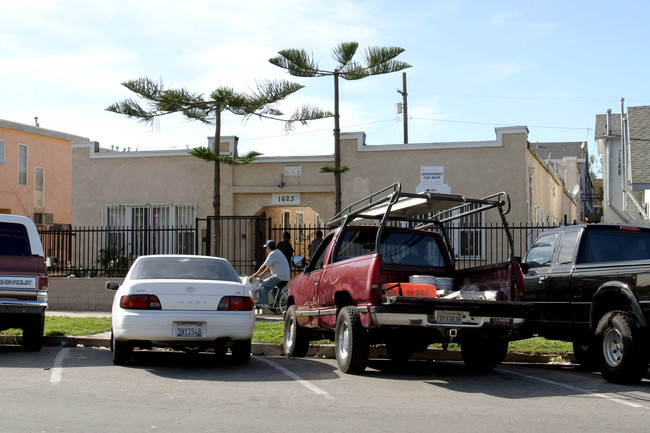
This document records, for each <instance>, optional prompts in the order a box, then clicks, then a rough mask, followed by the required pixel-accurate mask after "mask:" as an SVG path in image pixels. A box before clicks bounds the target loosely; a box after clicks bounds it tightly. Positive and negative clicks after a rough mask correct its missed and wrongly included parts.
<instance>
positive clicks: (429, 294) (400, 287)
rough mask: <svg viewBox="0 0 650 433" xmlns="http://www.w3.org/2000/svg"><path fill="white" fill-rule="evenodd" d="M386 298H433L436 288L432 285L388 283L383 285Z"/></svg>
mask: <svg viewBox="0 0 650 433" xmlns="http://www.w3.org/2000/svg"><path fill="white" fill-rule="evenodd" d="M383 288H384V290H385V291H386V295H387V296H413V297H417V298H435V297H436V292H437V288H436V286H434V285H433V284H416V283H388V284H384V286H383Z"/></svg>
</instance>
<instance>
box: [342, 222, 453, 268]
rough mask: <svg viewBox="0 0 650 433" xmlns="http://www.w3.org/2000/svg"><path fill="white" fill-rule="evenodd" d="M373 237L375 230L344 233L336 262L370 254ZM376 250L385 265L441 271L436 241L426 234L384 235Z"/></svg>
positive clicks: (373, 243)
mask: <svg viewBox="0 0 650 433" xmlns="http://www.w3.org/2000/svg"><path fill="white" fill-rule="evenodd" d="M376 236H377V230H376V229H365V230H349V231H347V232H346V233H345V234H344V235H343V239H342V241H341V246H340V248H339V251H338V254H337V256H336V261H337V262H338V261H341V260H347V259H350V258H353V257H358V256H362V255H365V254H370V253H372V252H373V251H374V250H375V238H376ZM380 248H381V253H382V258H383V262H384V264H387V265H400V266H431V267H445V258H444V256H443V254H442V252H441V251H440V247H439V246H438V243H437V242H436V238H435V237H434V236H432V235H429V234H425V233H412V232H399V231H385V232H384V233H383V234H382V239H381V246H380Z"/></svg>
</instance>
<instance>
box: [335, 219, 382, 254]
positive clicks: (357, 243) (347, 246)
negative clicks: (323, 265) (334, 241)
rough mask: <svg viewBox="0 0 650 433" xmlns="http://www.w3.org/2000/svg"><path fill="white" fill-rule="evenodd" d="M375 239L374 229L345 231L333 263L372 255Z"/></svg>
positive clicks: (375, 232) (375, 230)
mask: <svg viewBox="0 0 650 433" xmlns="http://www.w3.org/2000/svg"><path fill="white" fill-rule="evenodd" d="M376 237H377V228H376V227H373V228H371V229H368V230H347V231H346V232H345V233H344V234H343V239H342V240H341V245H340V247H339V250H338V251H337V252H336V259H335V261H337V262H339V261H341V260H347V259H351V258H353V257H358V256H363V255H365V254H370V253H372V252H373V251H374V250H375V239H376Z"/></svg>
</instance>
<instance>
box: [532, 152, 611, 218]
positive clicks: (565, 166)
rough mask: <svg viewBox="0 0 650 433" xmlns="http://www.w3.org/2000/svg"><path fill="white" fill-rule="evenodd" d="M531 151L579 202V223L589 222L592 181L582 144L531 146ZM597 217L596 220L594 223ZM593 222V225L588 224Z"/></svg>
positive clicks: (593, 192)
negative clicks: (560, 179)
mask: <svg viewBox="0 0 650 433" xmlns="http://www.w3.org/2000/svg"><path fill="white" fill-rule="evenodd" d="M531 149H532V150H533V151H534V152H535V154H537V156H538V157H539V158H540V159H541V160H542V161H544V162H545V163H546V165H547V166H548V167H549V169H550V170H551V171H553V173H555V175H556V176H559V177H560V178H562V180H563V181H564V184H565V185H566V186H567V188H568V190H569V191H570V192H571V194H572V195H574V196H575V197H576V198H578V199H579V201H580V217H579V218H578V220H579V221H589V219H590V218H589V217H591V218H593V215H594V212H595V204H594V195H595V179H594V175H593V173H592V172H591V170H590V167H589V153H588V149H587V143H586V142H584V141H583V142H568V143H539V142H537V143H531ZM599 220H600V215H599V216H598V221H599ZM590 222H597V221H590Z"/></svg>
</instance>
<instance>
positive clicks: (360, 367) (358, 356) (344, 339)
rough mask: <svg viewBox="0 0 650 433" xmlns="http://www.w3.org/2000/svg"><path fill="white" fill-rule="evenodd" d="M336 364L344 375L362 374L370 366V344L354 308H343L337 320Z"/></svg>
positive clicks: (335, 338) (357, 312)
mask: <svg viewBox="0 0 650 433" xmlns="http://www.w3.org/2000/svg"><path fill="white" fill-rule="evenodd" d="M334 340H335V341H334V343H335V344H334V347H335V351H336V362H337V363H338V365H339V369H340V370H341V371H342V372H343V373H348V374H355V373H362V372H363V371H364V370H365V369H366V365H367V364H368V357H369V356H370V343H369V342H368V333H367V332H366V330H365V329H364V327H363V325H362V324H361V318H360V317H359V311H357V309H356V307H354V306H347V307H343V308H342V309H341V311H340V312H339V315H338V317H337V318H336V331H335V337H334Z"/></svg>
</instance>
